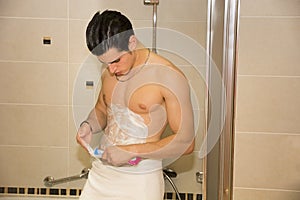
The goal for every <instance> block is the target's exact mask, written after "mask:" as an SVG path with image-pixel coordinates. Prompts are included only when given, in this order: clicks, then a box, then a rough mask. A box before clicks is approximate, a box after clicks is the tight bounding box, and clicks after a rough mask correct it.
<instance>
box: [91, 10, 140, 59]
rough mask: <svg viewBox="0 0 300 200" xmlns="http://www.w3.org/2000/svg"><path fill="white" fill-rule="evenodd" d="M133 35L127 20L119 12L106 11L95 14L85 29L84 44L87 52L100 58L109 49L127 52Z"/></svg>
mask: <svg viewBox="0 0 300 200" xmlns="http://www.w3.org/2000/svg"><path fill="white" fill-rule="evenodd" d="M131 35H134V31H133V29H132V24H131V22H130V21H129V19H128V18H127V17H126V16H124V15H122V14H121V13H120V12H117V11H111V10H106V11H104V12H102V13H101V14H100V12H97V13H96V14H95V15H94V16H93V18H92V20H91V21H90V22H89V24H88V26H87V29H86V43H87V46H88V48H89V50H90V51H91V52H92V53H93V54H94V55H96V56H100V55H102V54H104V53H105V52H106V51H108V50H109V49H110V48H113V47H114V48H117V49H118V50H119V51H128V43H129V38H130V36H131Z"/></svg>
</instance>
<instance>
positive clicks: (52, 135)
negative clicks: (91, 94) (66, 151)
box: [0, 105, 68, 147]
mask: <svg viewBox="0 0 300 200" xmlns="http://www.w3.org/2000/svg"><path fill="white" fill-rule="evenodd" d="M0 111H1V112H0V126H1V130H2V133H1V134H0V143H1V145H26V146H27V145H28V146H57V147H67V145H68V108H67V107H64V106H38V105H36V106H35V105H27V106H26V105H1V106H0Z"/></svg>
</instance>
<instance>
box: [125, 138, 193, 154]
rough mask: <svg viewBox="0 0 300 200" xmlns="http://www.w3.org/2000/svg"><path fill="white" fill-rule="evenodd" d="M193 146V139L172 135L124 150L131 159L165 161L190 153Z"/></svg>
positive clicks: (129, 146) (130, 146)
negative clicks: (128, 153) (129, 153)
mask: <svg viewBox="0 0 300 200" xmlns="http://www.w3.org/2000/svg"><path fill="white" fill-rule="evenodd" d="M194 144H195V140H194V137H189V138H183V137H180V136H179V135H177V134H173V135H170V136H168V137H166V138H163V139H161V140H159V141H156V142H147V143H144V144H134V145H128V146H127V147H126V150H127V151H129V152H131V153H132V156H133V157H142V158H150V159H165V158H174V157H179V156H182V155H185V154H190V153H192V151H193V150H194Z"/></svg>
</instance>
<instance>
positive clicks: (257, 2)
mask: <svg viewBox="0 0 300 200" xmlns="http://www.w3.org/2000/svg"><path fill="white" fill-rule="evenodd" d="M299 15H300V2H299V0H285V1H282V0H241V16H299Z"/></svg>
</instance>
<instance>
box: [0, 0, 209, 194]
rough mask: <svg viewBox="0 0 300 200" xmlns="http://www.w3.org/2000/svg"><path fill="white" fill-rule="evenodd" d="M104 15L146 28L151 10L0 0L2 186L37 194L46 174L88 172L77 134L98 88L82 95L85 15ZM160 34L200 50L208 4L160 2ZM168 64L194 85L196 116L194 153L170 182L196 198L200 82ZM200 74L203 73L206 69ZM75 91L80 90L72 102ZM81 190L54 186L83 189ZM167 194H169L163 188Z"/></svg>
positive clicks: (103, 1) (98, 2)
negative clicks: (169, 32) (179, 37)
mask: <svg viewBox="0 0 300 200" xmlns="http://www.w3.org/2000/svg"><path fill="white" fill-rule="evenodd" d="M107 8H110V9H116V10H119V11H121V12H124V13H125V14H126V15H127V16H128V17H129V18H130V19H132V22H133V25H134V27H135V28H143V27H151V26H152V7H151V6H145V5H144V4H143V1H142V0H135V1H133V0H132V1H126V3H124V1H123V0H110V1H107V0H90V1H83V0H52V1H49V0H22V1H19V0H0V24H1V28H0V46H1V49H0V71H1V74H0V77H1V78H0V90H1V95H0V128H1V132H0V163H1V164H0V186H2V187H43V179H44V177H46V176H48V175H52V176H54V177H55V178H60V177H66V176H70V175H75V174H78V173H80V171H81V170H82V169H83V168H84V167H89V165H90V161H89V158H88V155H87V154H86V153H85V152H84V151H83V150H82V149H81V148H80V147H79V146H78V145H77V143H76V142H75V134H76V126H78V122H79V121H81V120H83V119H84V118H85V117H86V115H87V111H88V110H89V109H90V108H91V106H92V104H93V102H94V101H93V100H90V99H88V98H86V97H90V96H93V95H95V91H96V89H97V88H96V86H95V88H92V89H90V88H88V89H86V88H85V87H84V81H86V80H94V81H96V79H98V78H99V77H98V76H95V74H96V75H97V73H94V72H95V68H93V67H94V65H98V63H97V64H96V63H95V59H94V58H93V57H91V56H89V55H90V54H89V52H88V50H87V48H86V46H85V34H84V33H85V27H86V25H87V22H88V20H89V19H90V18H91V16H92V15H93V14H94V13H95V12H96V11H97V10H104V9H107ZM158 27H165V28H170V29H173V30H176V31H180V32H182V33H183V34H185V35H187V36H188V37H190V38H192V39H193V40H195V41H196V42H197V43H199V44H201V45H202V46H205V41H206V0H189V1H185V0H162V1H161V2H160V5H159V6H158ZM44 37H50V38H51V44H50V45H44V44H43V38H44ZM161 53H162V54H163V53H164V52H161ZM166 55H168V54H167V53H166ZM169 56H170V55H169ZM172 60H173V59H172ZM174 62H175V64H177V65H178V66H179V67H180V68H181V69H182V70H183V71H184V72H185V73H186V75H187V77H188V78H189V80H190V83H191V84H192V85H193V88H194V90H195V96H197V97H198V100H199V101H198V103H197V102H196V103H195V101H194V104H199V107H197V106H195V107H194V111H195V113H197V114H199V113H200V117H198V118H197V121H199V123H200V125H199V130H198V131H197V148H196V150H195V152H194V153H193V154H192V155H190V156H186V157H184V158H182V159H180V160H178V161H177V162H176V163H174V164H173V165H172V168H173V169H175V171H176V172H177V173H178V177H177V178H176V179H174V181H175V183H176V184H177V186H178V189H179V191H180V192H189V193H199V192H201V185H200V184H199V183H196V177H195V173H196V172H197V171H201V170H202V161H201V160H199V159H198V158H197V151H198V150H199V148H200V143H201V135H202V133H203V129H204V126H203V124H204V120H203V119H204V117H203V116H204V83H203V80H202V81H201V77H199V76H195V72H194V68H193V67H192V66H191V65H190V64H189V63H188V62H186V61H184V60H183V59H174ZM88 63H90V64H91V68H90V70H89V64H88ZM200 68H201V69H202V70H203V71H205V66H204V65H203V66H200ZM93 70H94V71H93ZM96 72H97V70H96ZM82 74H84V80H80V75H82ZM80 81H82V82H80ZM81 83H82V84H81ZM199 83H200V84H199ZM78 87H79V88H80V87H81V88H83V91H82V93H80V95H78V96H76V95H74V94H75V93H76V92H78V91H77V89H78ZM74 88H75V89H74ZM73 96H75V97H74V98H73ZM73 105H74V106H73ZM83 183H84V181H78V182H73V183H70V184H62V185H60V186H59V187H60V188H81V187H82V185H83ZM166 188H167V190H169V191H172V189H171V187H170V186H169V185H168V184H167V186H166Z"/></svg>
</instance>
